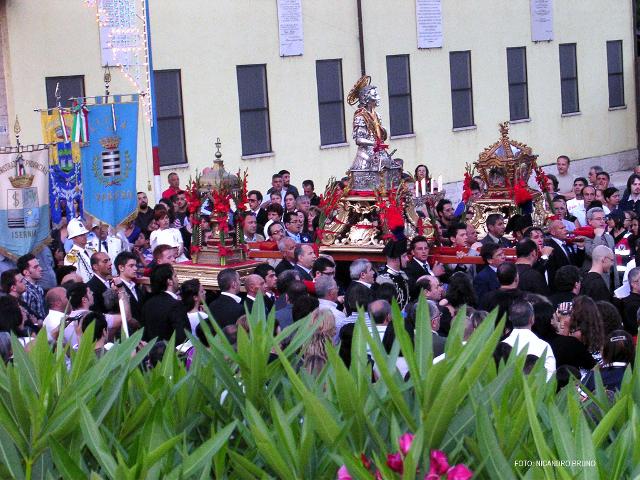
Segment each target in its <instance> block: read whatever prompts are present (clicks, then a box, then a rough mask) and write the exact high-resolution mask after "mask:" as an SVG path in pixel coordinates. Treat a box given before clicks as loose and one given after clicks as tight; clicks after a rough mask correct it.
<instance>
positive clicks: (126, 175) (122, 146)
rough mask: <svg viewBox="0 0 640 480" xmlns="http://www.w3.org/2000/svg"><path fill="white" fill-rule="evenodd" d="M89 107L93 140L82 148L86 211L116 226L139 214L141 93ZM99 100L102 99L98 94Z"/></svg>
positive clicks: (90, 135) (90, 129)
mask: <svg viewBox="0 0 640 480" xmlns="http://www.w3.org/2000/svg"><path fill="white" fill-rule="evenodd" d="M131 97H133V100H132V101H129V102H120V101H117V100H119V97H109V99H110V100H114V99H115V100H116V103H96V104H95V105H89V106H88V107H87V108H88V110H89V113H88V121H89V137H90V140H89V142H88V143H87V144H85V145H84V146H83V147H82V148H81V149H80V150H81V157H82V182H83V184H84V210H85V211H86V212H87V213H88V214H89V215H91V216H93V217H95V218H96V220H98V221H100V222H102V223H105V224H107V225H110V226H112V227H116V226H117V225H119V224H121V223H123V222H125V221H127V220H128V219H129V218H131V217H132V216H133V215H135V214H136V211H137V208H138V202H137V198H136V155H137V148H138V96H137V95H132V96H131ZM96 100H97V101H102V97H98V98H97V99H96Z"/></svg>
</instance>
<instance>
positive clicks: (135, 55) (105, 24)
mask: <svg viewBox="0 0 640 480" xmlns="http://www.w3.org/2000/svg"><path fill="white" fill-rule="evenodd" d="M145 2H146V0H140V3H139V9H140V10H139V11H138V8H136V3H137V2H136V0H84V3H85V5H86V6H87V7H96V23H97V24H98V27H99V28H101V29H103V28H104V29H106V28H108V29H109V31H108V35H109V37H108V41H107V46H108V47H109V50H110V51H111V54H112V56H113V59H112V60H113V64H111V63H109V65H110V66H117V67H120V71H121V72H122V74H123V75H124V77H125V78H126V79H127V80H128V81H129V82H131V84H132V85H133V86H134V87H135V88H136V91H137V93H138V94H139V95H140V98H141V101H142V105H143V108H142V111H143V112H144V116H145V118H146V120H147V123H149V125H151V123H152V118H153V117H152V111H151V108H152V105H151V95H150V92H151V77H150V75H151V72H150V71H149V46H148V44H147V21H146V15H145V9H146V3H145ZM105 3H108V4H110V5H111V6H110V8H109V9H106V8H104V5H105ZM114 12H115V13H116V15H115V16H113V13H114ZM100 34H101V36H102V34H103V32H100ZM116 36H119V37H120V38H121V42H118V43H124V45H120V44H119V45H118V46H113V45H112V44H111V42H112V41H114V38H115V37H116Z"/></svg>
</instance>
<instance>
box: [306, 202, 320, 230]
mask: <svg viewBox="0 0 640 480" xmlns="http://www.w3.org/2000/svg"><path fill="white" fill-rule="evenodd" d="M320 213H321V212H320V209H319V208H318V207H315V206H311V207H309V213H307V230H308V231H309V232H315V231H316V228H318V226H317V225H318V222H317V221H314V220H315V219H316V218H318V217H320Z"/></svg>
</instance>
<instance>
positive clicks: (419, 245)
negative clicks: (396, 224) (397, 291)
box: [404, 235, 445, 301]
mask: <svg viewBox="0 0 640 480" xmlns="http://www.w3.org/2000/svg"><path fill="white" fill-rule="evenodd" d="M409 252H410V253H411V255H412V257H413V258H412V259H411V261H410V262H409V263H407V266H406V267H405V269H404V273H406V274H407V277H409V296H410V298H411V300H412V301H414V300H415V299H416V298H418V294H419V293H420V291H419V290H418V289H417V288H416V282H417V281H418V279H419V278H420V277H422V276H424V275H431V276H434V277H442V276H443V275H444V274H445V270H444V267H443V265H442V264H441V263H436V264H435V265H434V266H433V269H432V268H431V266H429V262H428V258H429V243H428V242H427V239H426V237H423V236H422V235H416V236H415V237H413V239H412V240H411V243H410V244H409Z"/></svg>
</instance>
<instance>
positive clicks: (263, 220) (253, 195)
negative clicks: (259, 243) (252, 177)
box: [247, 190, 269, 234]
mask: <svg viewBox="0 0 640 480" xmlns="http://www.w3.org/2000/svg"><path fill="white" fill-rule="evenodd" d="M247 200H248V201H249V208H250V209H251V213H253V214H254V215H255V216H256V221H257V222H258V233H260V234H262V231H263V230H264V226H265V225H266V224H267V222H268V221H269V219H268V218H267V211H266V210H265V209H264V208H262V207H261V205H262V193H260V192H259V191H258V190H251V191H250V192H249V193H247Z"/></svg>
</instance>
